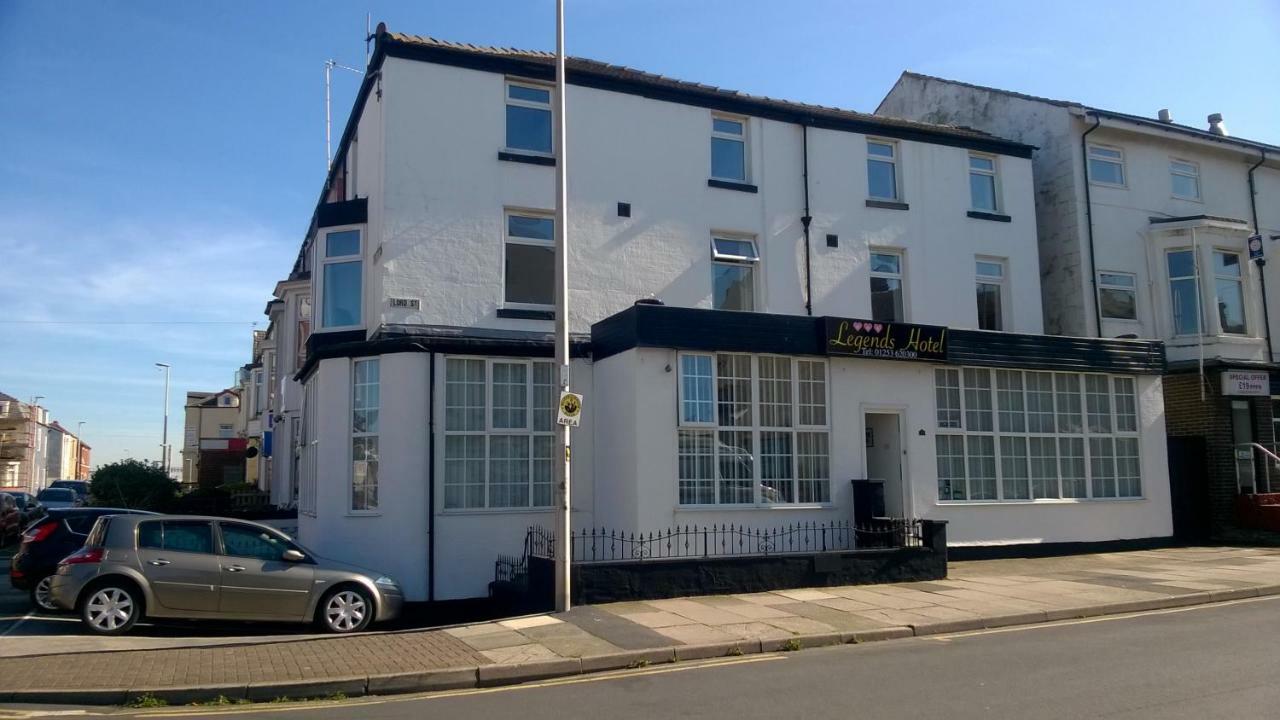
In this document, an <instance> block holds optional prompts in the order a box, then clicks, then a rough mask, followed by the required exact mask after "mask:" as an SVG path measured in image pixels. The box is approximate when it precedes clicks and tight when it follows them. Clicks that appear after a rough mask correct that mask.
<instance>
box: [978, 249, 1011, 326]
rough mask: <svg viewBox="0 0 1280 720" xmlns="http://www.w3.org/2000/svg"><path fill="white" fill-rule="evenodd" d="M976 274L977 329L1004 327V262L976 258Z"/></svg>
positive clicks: (994, 259)
mask: <svg viewBox="0 0 1280 720" xmlns="http://www.w3.org/2000/svg"><path fill="white" fill-rule="evenodd" d="M975 270H976V276H977V299H978V329H979V330H1003V329H1004V298H1005V288H1004V285H1005V262H1004V261H1003V260H999V259H996V258H978V259H977V261H976V262H975Z"/></svg>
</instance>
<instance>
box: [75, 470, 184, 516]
mask: <svg viewBox="0 0 1280 720" xmlns="http://www.w3.org/2000/svg"><path fill="white" fill-rule="evenodd" d="M89 494H90V495H91V496H92V497H93V502H94V504H96V505H99V506H102V507H119V508H131V509H134V510H154V511H156V512H165V511H167V510H168V509H169V507H170V505H171V504H172V503H173V499H174V497H176V496H177V494H178V483H177V482H176V481H175V480H173V479H172V478H170V477H169V476H167V475H165V474H164V471H163V470H161V469H160V468H157V467H155V466H153V465H148V464H147V463H144V462H142V461H140V460H121V461H119V462H114V463H111V464H109V465H103V466H101V467H99V468H98V469H97V470H94V471H93V477H92V479H90V481H89Z"/></svg>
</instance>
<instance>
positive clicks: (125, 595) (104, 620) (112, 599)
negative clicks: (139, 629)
mask: <svg viewBox="0 0 1280 720" xmlns="http://www.w3.org/2000/svg"><path fill="white" fill-rule="evenodd" d="M141 615H142V602H141V599H140V598H139V597H138V593H137V591H136V590H134V589H133V588H131V587H129V586H127V585H120V584H116V583H107V584H104V585H99V586H98V587H95V588H92V589H91V590H90V591H89V593H88V597H86V598H85V600H84V602H82V603H81V604H80V620H81V622H83V623H84V626H85V627H87V628H89V630H90V631H92V632H94V633H97V634H98V635H123V634H124V633H127V632H129V629H130V628H132V627H133V624H134V623H136V622H138V618H139V617H140V616H141Z"/></svg>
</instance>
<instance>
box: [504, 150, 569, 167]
mask: <svg viewBox="0 0 1280 720" xmlns="http://www.w3.org/2000/svg"><path fill="white" fill-rule="evenodd" d="M498 159H499V160H505V161H507V162H516V163H525V164H527V165H546V166H549V167H555V164H556V159H555V157H553V156H551V155H534V154H532V153H523V152H511V151H510V150H499V151H498Z"/></svg>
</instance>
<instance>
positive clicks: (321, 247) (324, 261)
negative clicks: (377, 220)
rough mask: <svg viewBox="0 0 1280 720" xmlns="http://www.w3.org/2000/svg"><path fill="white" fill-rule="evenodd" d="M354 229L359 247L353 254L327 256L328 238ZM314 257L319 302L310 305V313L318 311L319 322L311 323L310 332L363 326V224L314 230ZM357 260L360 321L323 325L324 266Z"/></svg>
mask: <svg viewBox="0 0 1280 720" xmlns="http://www.w3.org/2000/svg"><path fill="white" fill-rule="evenodd" d="M351 230H354V231H355V232H356V233H357V234H358V235H359V238H360V242H359V247H358V248H357V251H356V253H355V254H354V255H339V256H335V257H328V252H327V250H328V238H329V235H332V234H334V233H341V232H348V231H351ZM315 245H316V257H317V258H318V259H319V262H318V263H317V264H318V265H319V272H317V273H315V279H316V292H315V296H316V297H317V298H319V299H320V302H318V303H315V304H313V305H312V313H313V315H314V313H316V312H319V313H320V318H319V319H320V322H318V323H317V322H314V320H313V322H312V323H311V332H313V333H316V332H337V331H341V330H356V329H359V328H363V327H364V311H365V300H366V298H365V290H366V289H367V287H366V283H365V275H364V268H365V262H364V248H365V230H364V226H363V225H338V226H334V227H327V228H322V229H321V230H318V231H317V232H316V239H315ZM349 262H357V263H359V264H360V322H358V323H356V324H354V325H325V324H324V298H325V292H327V290H326V288H325V286H324V275H325V272H324V271H325V268H326V267H327V266H328V265H337V264H342V263H349Z"/></svg>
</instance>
